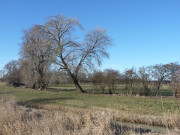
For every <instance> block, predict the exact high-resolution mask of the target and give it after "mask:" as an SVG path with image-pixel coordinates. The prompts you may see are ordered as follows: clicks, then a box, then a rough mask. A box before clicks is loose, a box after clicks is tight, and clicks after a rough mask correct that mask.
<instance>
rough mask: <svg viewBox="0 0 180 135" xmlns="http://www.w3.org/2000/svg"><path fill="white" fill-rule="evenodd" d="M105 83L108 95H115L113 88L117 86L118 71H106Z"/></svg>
mask: <svg viewBox="0 0 180 135" xmlns="http://www.w3.org/2000/svg"><path fill="white" fill-rule="evenodd" d="M105 74H106V83H107V86H108V88H109V94H112V93H113V92H114V93H115V87H116V85H117V81H118V79H119V77H120V74H119V71H117V70H113V69H106V70H105Z"/></svg>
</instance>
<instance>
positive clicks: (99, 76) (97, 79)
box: [92, 71, 107, 94]
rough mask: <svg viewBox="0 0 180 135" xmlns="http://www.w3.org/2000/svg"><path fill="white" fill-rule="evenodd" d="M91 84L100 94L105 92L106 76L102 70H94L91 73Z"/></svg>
mask: <svg viewBox="0 0 180 135" xmlns="http://www.w3.org/2000/svg"><path fill="white" fill-rule="evenodd" d="M92 82H93V85H94V86H95V87H96V88H98V89H99V90H100V91H101V93H102V94H104V92H105V87H106V85H107V78H106V75H105V74H104V72H102V71H95V72H94V73H93V75H92Z"/></svg>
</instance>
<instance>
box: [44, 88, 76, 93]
mask: <svg viewBox="0 0 180 135" xmlns="http://www.w3.org/2000/svg"><path fill="white" fill-rule="evenodd" d="M47 91H52V92H59V91H66V92H72V91H76V90H75V89H61V88H48V89H47Z"/></svg>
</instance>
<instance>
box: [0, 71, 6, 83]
mask: <svg viewBox="0 0 180 135" xmlns="http://www.w3.org/2000/svg"><path fill="white" fill-rule="evenodd" d="M4 77H5V70H4V69H1V70H0V81H2V82H4Z"/></svg>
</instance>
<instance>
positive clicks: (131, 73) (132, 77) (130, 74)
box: [123, 67, 137, 95]
mask: <svg viewBox="0 0 180 135" xmlns="http://www.w3.org/2000/svg"><path fill="white" fill-rule="evenodd" d="M123 76H124V80H125V84H126V90H129V94H130V95H132V94H133V93H132V91H133V85H134V83H135V81H136V79H137V74H136V70H135V68H134V67H133V68H130V69H127V70H125V71H124V74H123Z"/></svg>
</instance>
